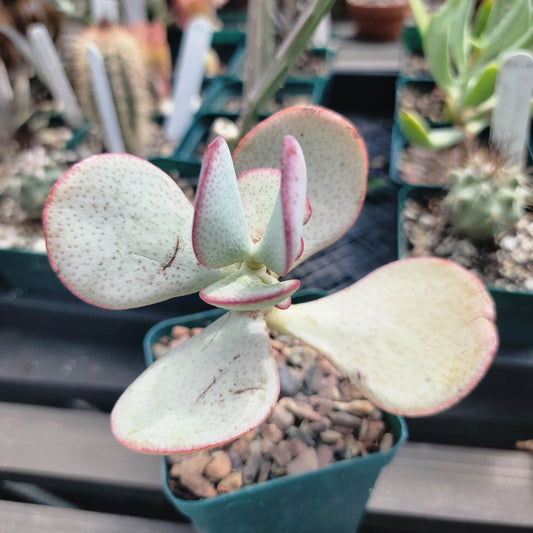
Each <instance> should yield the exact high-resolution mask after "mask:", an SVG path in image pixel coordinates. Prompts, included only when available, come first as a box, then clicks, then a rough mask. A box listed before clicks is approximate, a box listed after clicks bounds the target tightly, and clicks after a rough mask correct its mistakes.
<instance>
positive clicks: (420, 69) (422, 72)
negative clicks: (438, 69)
mask: <svg viewBox="0 0 533 533" xmlns="http://www.w3.org/2000/svg"><path fill="white" fill-rule="evenodd" d="M403 58H404V59H403V62H402V66H401V71H402V74H403V76H404V77H406V78H413V79H428V80H431V79H432V76H431V73H430V72H429V69H428V64H427V61H426V58H425V57H424V56H423V55H420V54H411V53H409V52H406V53H405V54H404V56H403Z"/></svg>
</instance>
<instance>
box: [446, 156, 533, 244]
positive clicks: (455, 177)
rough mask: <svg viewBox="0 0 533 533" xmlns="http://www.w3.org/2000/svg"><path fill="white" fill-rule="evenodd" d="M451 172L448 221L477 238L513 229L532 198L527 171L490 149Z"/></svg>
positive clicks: (480, 238) (484, 238)
mask: <svg viewBox="0 0 533 533" xmlns="http://www.w3.org/2000/svg"><path fill="white" fill-rule="evenodd" d="M450 176H451V186H450V189H449V191H448V193H447V194H446V197H445V199H444V207H445V208H446V209H447V211H448V212H449V221H450V223H451V224H452V225H453V226H454V227H455V228H456V229H457V230H459V231H460V232H461V233H463V234H465V235H467V236H469V237H470V238H471V239H473V240H474V241H487V240H490V239H492V238H494V237H495V236H496V235H497V234H498V233H501V232H503V231H505V230H509V229H511V228H512V227H513V226H514V225H515V224H516V223H517V222H518V220H520V218H521V217H522V216H523V215H524V213H525V211H526V208H527V206H528V205H530V204H531V202H532V201H533V195H532V194H531V190H530V189H529V188H528V186H527V181H528V180H527V176H526V175H525V174H524V172H523V171H522V170H521V169H520V168H519V167H509V166H506V165H505V164H504V162H503V159H502V158H501V157H498V155H494V153H492V154H491V153H490V152H488V151H482V152H476V153H474V155H472V157H471V158H470V161H469V162H468V164H467V165H466V166H465V167H463V168H457V169H454V170H452V171H451V172H450Z"/></svg>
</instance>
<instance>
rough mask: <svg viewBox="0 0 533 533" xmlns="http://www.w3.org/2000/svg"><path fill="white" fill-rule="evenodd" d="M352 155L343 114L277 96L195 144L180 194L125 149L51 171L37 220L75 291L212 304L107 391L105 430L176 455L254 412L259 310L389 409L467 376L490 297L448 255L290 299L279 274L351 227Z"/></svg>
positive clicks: (274, 377) (261, 361)
mask: <svg viewBox="0 0 533 533" xmlns="http://www.w3.org/2000/svg"><path fill="white" fill-rule="evenodd" d="M367 169H368V164H367V154H366V149H365V146H364V143H363V141H362V139H361V136H360V135H359V133H358V132H357V130H356V129H355V128H354V127H353V126H352V125H351V124H350V123H349V122H348V121H347V120H345V119H344V118H343V117H341V116H339V115H337V114H336V113H334V112H332V111H329V110H327V109H324V108H320V107H293V108H288V109H285V110H283V111H281V112H279V113H277V114H275V115H272V116H271V117H270V118H269V119H267V120H266V121H264V122H262V123H261V124H259V125H258V126H256V127H255V128H254V129H253V130H251V131H250V132H249V133H248V134H247V135H246V136H245V137H244V139H243V140H242V141H241V143H240V144H239V146H238V147H237V148H236V150H235V152H234V154H233V159H232V156H231V154H230V151H229V149H228V147H227V145H226V143H225V142H224V140H223V139H222V138H220V137H219V138H218V139H215V141H213V142H212V143H211V144H210V145H209V146H208V148H207V149H206V152H205V156H204V161H203V164H202V170H201V172H200V178H199V183H198V190H197V195H196V203H195V206H194V207H193V206H192V205H191V203H190V202H189V201H188V200H187V198H185V196H184V194H183V193H182V192H181V190H180V189H179V188H178V187H177V186H176V184H175V183H174V182H173V181H172V180H171V179H170V178H169V176H167V175H166V174H165V173H164V172H163V171H161V170H160V169H158V168H156V167H154V166H153V165H151V164H150V163H148V162H147V161H143V160H142V159H138V158H136V157H132V156H129V155H124V154H104V155H100V156H93V157H91V158H89V159H86V160H85V161H82V162H81V163H78V164H77V165H76V166H75V167H73V168H72V169H71V170H70V171H69V172H68V173H67V174H66V175H65V176H64V177H63V178H61V179H60V180H59V181H58V183H57V184H56V185H55V186H54V188H53V189H52V191H51V193H50V195H49V197H48V202H47V205H46V208H45V213H44V217H43V219H44V227H45V234H46V241H47V249H48V254H49V259H50V264H51V265H52V268H53V269H54V270H55V271H56V272H57V274H58V275H59V276H60V279H61V280H62V281H63V282H64V283H65V284H66V285H67V287H70V288H71V290H72V291H73V292H74V293H75V294H77V295H78V296H80V297H81V298H82V299H84V300H86V301H88V302H91V303H93V304H95V305H99V306H102V307H106V308H112V309H125V308H131V307H139V306H142V305H147V304H150V303H155V302H158V301H162V300H165V299H168V298H172V297H174V296H179V295H184V294H190V293H193V292H196V291H200V298H202V299H203V300H204V301H205V302H207V303H210V304H212V305H214V306H217V307H221V308H223V309H227V310H228V312H227V313H226V314H224V315H222V316H221V317H220V318H219V319H218V320H217V321H215V322H213V323H212V324H211V325H210V326H209V327H207V328H206V329H204V330H203V331H202V332H201V333H199V334H198V335H196V336H195V337H193V338H191V339H190V340H188V341H187V342H185V343H183V344H180V345H179V346H177V347H176V348H174V349H173V350H172V351H171V352H170V353H169V354H168V355H166V357H164V358H163V359H160V360H159V361H157V362H156V363H154V364H153V365H152V366H151V367H150V368H148V370H146V371H145V372H144V373H143V374H141V376H140V377H139V378H138V379H137V380H136V381H135V382H134V383H133V384H132V385H131V386H130V387H129V388H128V389H127V390H126V391H125V392H124V394H123V395H122V397H121V398H120V399H119V400H118V402H117V404H116V405H115V408H114V410H113V413H112V420H111V423H112V430H113V432H114V434H115V436H116V438H117V439H118V440H119V441H120V442H121V443H122V444H124V445H125V446H127V447H129V448H132V449H134V450H137V451H141V452H146V453H163V454H165V453H179V452H188V451H193V450H201V449H203V448H206V447H211V446H216V445H219V444H221V443H224V442H227V441H229V440H232V439H235V438H236V437H238V436H239V435H243V434H244V433H247V432H248V431H250V430H251V429H253V428H254V427H256V426H258V425H259V424H260V423H261V422H262V421H263V420H264V419H265V418H266V417H267V416H268V414H269V413H270V411H271V410H272V408H273V406H274V404H275V402H276V400H277V398H278V395H279V390H280V388H279V387H280V386H279V376H278V372H277V369H276V362H275V360H274V357H273V354H272V349H271V346H270V342H269V337H268V331H267V327H266V326H267V324H268V325H269V326H270V327H272V328H274V329H276V330H278V331H282V332H284V333H288V334H292V335H294V336H296V337H298V338H300V339H301V340H302V341H303V342H305V343H307V344H309V345H311V346H313V347H315V348H316V349H317V350H319V351H320V352H322V353H323V354H325V355H326V356H327V357H328V358H329V359H330V360H331V361H332V362H333V363H334V364H335V365H337V366H338V367H339V369H340V370H341V371H342V372H343V373H344V374H345V375H346V376H347V377H349V378H350V379H351V380H353V381H354V383H355V384H356V385H357V386H358V387H359V388H360V389H361V390H362V391H363V392H364V393H365V395H366V396H367V397H368V398H371V399H373V400H374V401H375V403H376V404H377V405H379V406H381V407H382V408H384V409H386V410H389V411H391V412H395V413H404V414H409V415H411V416H422V415H424V414H431V413H435V412H438V411H441V410H443V409H446V408H447V407H449V406H451V405H453V404H454V403H455V402H457V401H458V400H459V399H460V398H462V397H463V396H464V395H466V394H467V393H468V392H469V391H470V390H471V389H472V388H473V387H474V386H475V384H476V383H477V382H478V381H479V379H480V378H481V376H482V375H483V374H484V373H485V371H486V369H487V368H488V366H489V365H490V363H491V361H492V357H493V356H494V353H495V351H496V347H497V333H496V329H495V326H494V323H493V322H494V306H493V303H492V301H491V299H490V296H489V295H488V293H487V291H486V289H485V288H484V286H483V284H482V283H481V282H480V281H479V280H478V279H477V278H475V277H474V276H473V275H472V274H470V273H469V272H467V271H465V270H463V269H462V268H461V267H459V266H458V265H455V264H453V263H451V262H449V261H444V260H442V259H435V258H416V259H406V260H403V261H397V262H394V263H391V264H389V265H386V266H385V267H382V268H381V269H378V270H377V271H376V272H373V273H372V274H370V275H369V276H367V277H365V278H364V279H363V280H361V281H359V282H357V283H356V284H354V285H352V286H350V287H348V288H346V289H344V290H342V291H340V292H338V293H336V294H333V295H330V296H326V297H324V298H321V299H319V300H316V301H313V302H308V303H302V304H296V305H291V295H292V294H293V293H294V292H295V291H296V289H297V288H298V286H299V285H300V282H299V281H298V280H296V279H289V280H285V281H279V280H278V276H284V275H286V274H287V273H288V272H289V271H290V270H291V269H292V268H294V267H295V266H297V265H298V264H300V263H301V262H302V261H304V260H305V259H307V258H308V257H310V256H311V255H313V254H315V253H316V252H318V251H319V250H322V249H323V248H325V247H326V246H328V245H329V244H331V243H333V242H334V241H336V240H337V239H339V238H340V237H341V236H342V235H343V234H344V233H345V232H346V231H348V229H349V228H350V227H351V226H352V225H353V223H354V220H355V219H356V218H357V215H358V214H359V211H360V208H361V204H362V202H363V198H364V194H365V190H366V174H367ZM428 295H429V296H430V297H428Z"/></svg>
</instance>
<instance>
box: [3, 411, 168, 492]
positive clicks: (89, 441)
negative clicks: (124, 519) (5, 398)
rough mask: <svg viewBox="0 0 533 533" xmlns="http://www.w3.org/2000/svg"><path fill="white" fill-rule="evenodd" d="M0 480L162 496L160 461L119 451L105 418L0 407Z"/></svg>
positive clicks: (83, 413) (91, 413)
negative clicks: (117, 488) (118, 489)
mask: <svg viewBox="0 0 533 533" xmlns="http://www.w3.org/2000/svg"><path fill="white" fill-rule="evenodd" d="M0 428H2V438H1V439H0V477H3V478H4V479H17V480H21V481H28V480H30V481H31V480H32V479H39V478H41V479H60V480H62V481H64V482H65V483H69V482H70V483H83V484H86V485H87V484H95V485H104V486H109V485H111V486H120V487H124V488H126V489H140V490H148V491H150V490H151V491H158V492H160V490H161V480H160V472H161V460H160V458H159V457H155V456H147V455H139V454H136V453H135V452H132V451H130V450H127V449H126V448H124V447H123V446H121V445H120V444H119V443H118V442H117V441H116V440H115V439H114V437H113V435H112V434H111V430H110V427H109V415H106V414H104V413H100V412H97V411H81V410H74V409H60V408H54V407H42V406H37V407H36V406H30V405H21V404H11V403H1V402H0Z"/></svg>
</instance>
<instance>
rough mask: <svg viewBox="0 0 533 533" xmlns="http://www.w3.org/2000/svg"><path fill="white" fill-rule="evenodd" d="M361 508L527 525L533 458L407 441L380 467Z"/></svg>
mask: <svg viewBox="0 0 533 533" xmlns="http://www.w3.org/2000/svg"><path fill="white" fill-rule="evenodd" d="M367 509H368V510H369V511H370V512H373V513H377V514H394V515H397V516H411V517H420V518H432V519H441V520H450V519H453V520H456V521H458V522H477V523H486V524H501V525H502V526H503V525H505V526H519V527H532V528H533V457H532V456H531V455H529V454H527V453H525V452H519V451H509V450H489V449H483V448H472V449H471V448H462V447H453V446H445V445H433V444H432V445H429V444H420V443H409V444H408V445H406V446H404V447H403V448H402V449H400V450H399V451H398V454H397V455H396V457H395V458H394V459H393V461H392V462H391V464H390V465H389V466H388V467H386V468H385V469H384V470H383V472H382V474H381V475H380V477H379V479H378V482H377V484H376V486H375V488H374V491H373V493H372V496H371V498H370V500H369V502H368V506H367Z"/></svg>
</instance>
